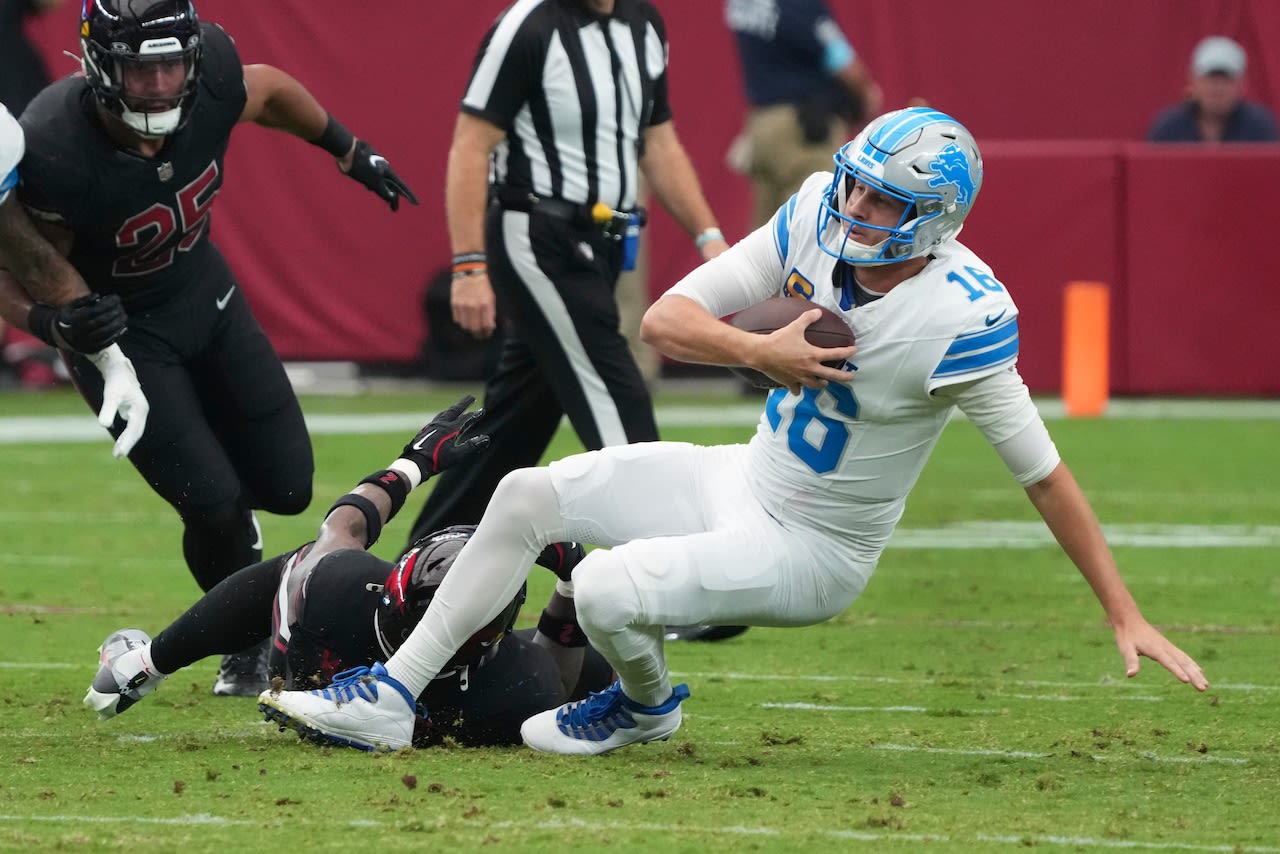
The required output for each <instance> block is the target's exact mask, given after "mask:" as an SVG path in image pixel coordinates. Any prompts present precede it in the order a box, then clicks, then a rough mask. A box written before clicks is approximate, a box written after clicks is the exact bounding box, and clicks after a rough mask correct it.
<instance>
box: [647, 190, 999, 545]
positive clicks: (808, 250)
mask: <svg viewBox="0 0 1280 854" xmlns="http://www.w3.org/2000/svg"><path fill="white" fill-rule="evenodd" d="M830 180H831V174H830V173H818V174H815V175H813V176H811V177H810V178H809V179H808V180H807V181H806V182H805V184H804V186H803V187H802V188H801V189H800V191H799V192H798V193H797V194H796V195H795V196H793V197H792V199H791V200H790V201H789V202H788V203H787V204H786V205H784V206H783V207H782V208H780V209H779V211H778V213H777V214H775V215H774V218H773V220H772V221H771V222H770V223H769V224H768V225H767V226H765V227H763V228H761V229H760V230H758V231H757V232H755V233H754V234H752V235H750V236H749V237H747V238H746V239H745V240H744V241H743V243H742V244H739V247H735V248H741V249H742V251H743V253H745V255H743V254H740V255H739V263H740V262H741V259H742V258H743V257H745V256H749V257H750V258H751V259H752V260H753V261H754V262H755V266H757V267H758V266H759V265H760V263H761V261H762V259H764V258H765V257H766V256H767V257H768V258H769V259H770V262H771V263H772V264H773V267H772V269H771V270H770V271H769V275H768V276H767V277H765V276H759V275H757V273H759V272H762V271H758V270H756V269H752V270H751V275H747V276H740V277H737V279H736V281H735V282H733V283H727V282H726V281H725V279H724V277H719V276H717V277H716V281H715V282H714V283H712V280H711V278H710V277H705V276H704V277H701V278H698V277H694V276H690V277H689V278H687V279H685V280H684V281H683V282H681V283H680V284H678V285H677V286H676V287H675V288H673V289H672V290H671V291H669V293H677V294H681V295H683V296H688V297H690V298H692V299H695V300H696V301H698V302H700V303H701V304H703V305H704V306H706V307H707V308H708V309H709V310H711V311H712V312H713V313H717V312H719V313H720V314H721V315H723V314H724V313H727V312H728V311H732V310H736V309H738V308H741V307H743V306H745V305H748V304H751V303H755V302H759V301H760V300H761V299H763V298H765V297H768V296H778V295H782V296H789V297H800V298H803V299H808V300H810V301H812V302H815V303H818V304H819V305H822V306H824V307H826V308H829V309H831V310H832V311H834V312H836V313H837V314H840V315H841V316H842V317H844V319H845V321H846V322H847V323H848V324H849V326H850V328H851V329H852V330H853V333H854V335H855V337H856V342H857V348H858V350H857V352H856V353H855V354H854V356H853V358H852V360H851V362H850V363H849V365H848V366H849V367H852V368H853V370H854V371H855V378H854V379H853V380H852V381H851V382H848V383H842V384H841V383H831V384H829V385H828V386H827V387H826V388H824V389H808V388H806V389H802V393H801V394H799V395H794V394H790V393H788V392H787V390H786V389H776V390H774V391H772V392H770V393H769V396H768V399H767V401H766V404H765V411H764V414H763V415H762V416H761V419H760V423H759V425H758V427H757V429H756V435H755V436H754V437H753V438H752V440H751V443H750V445H751V454H750V464H749V468H750V475H749V476H750V480H751V483H752V488H753V491H754V492H755V494H756V497H757V498H758V499H759V500H760V501H761V503H762V504H763V505H764V506H765V507H766V508H769V509H770V512H771V513H773V514H774V515H775V517H777V518H779V519H794V520H796V521H798V522H800V523H802V524H803V525H804V526H805V527H810V528H816V529H818V530H821V531H824V532H825V533H827V534H829V535H831V536H833V537H835V538H837V539H839V540H843V541H845V542H847V543H850V544H852V545H853V546H854V547H855V549H856V550H857V551H858V552H861V553H863V554H865V555H868V556H870V555H872V554H878V552H879V550H880V549H881V548H883V546H884V544H885V543H886V542H887V541H888V539H889V536H890V534H892V532H893V528H894V526H895V525H896V524H897V522H898V519H899V518H901V516H902V512H903V508H904V506H905V502H906V496H907V493H908V492H910V490H911V487H912V486H913V485H914V484H915V482H916V479H917V478H918V477H919V474H920V471H921V469H922V468H923V467H924V464H925V461H926V460H927V459H928V457H929V453H930V452H931V451H932V450H933V447H934V445H935V444H936V443H937V441H938V438H939V436H940V435H941V434H942V430H943V427H945V426H946V423H947V420H948V418H949V417H950V415H951V412H952V409H953V408H954V403H953V401H952V400H950V399H943V398H940V397H939V396H936V395H934V394H933V392H935V391H936V390H938V389H939V388H941V387H943V386H946V385H950V384H954V383H967V382H970V381H973V380H976V379H979V378H981V377H985V376H989V375H991V374H995V373H998V372H1001V371H1011V370H1013V365H1014V363H1015V361H1016V360H1017V356H1018V321H1017V316H1018V309H1017V307H1016V306H1015V305H1014V303H1013V300H1012V299H1011V298H1010V296H1009V294H1008V292H1007V291H1006V290H1005V288H1004V286H1003V285H1002V284H1001V283H1000V282H999V281H998V280H997V279H996V278H995V276H994V275H993V274H992V272H991V269H990V268H989V267H988V266H987V265H986V264H985V263H984V262H983V261H982V260H981V259H980V258H978V256H976V255H975V254H973V252H971V251H969V249H967V248H966V247H964V246H963V245H961V244H960V243H958V242H956V241H954V240H953V241H948V242H946V243H944V244H942V245H941V246H939V247H938V248H937V249H935V250H934V252H933V253H932V254H933V260H931V261H930V263H929V265H928V266H927V267H925V268H924V270H923V271H922V272H921V273H919V274H918V275H916V276H914V277H913V278H911V279H909V280H907V281H906V282H903V283H902V284H899V285H898V286H897V287H895V288H893V289H892V290H890V291H889V293H888V294H886V295H885V296H883V297H881V298H880V299H877V300H875V301H873V302H869V303H867V304H865V305H862V306H855V303H854V295H853V293H852V290H851V288H852V283H845V284H842V285H840V286H837V284H835V283H833V281H832V275H833V272H834V270H835V266H836V259H835V258H834V257H832V256H830V255H828V254H826V253H825V252H823V251H822V249H821V248H820V247H819V245H818V241H817V239H816V234H817V220H818V211H819V206H820V204H821V199H822V194H823V192H824V190H825V189H826V187H827V186H828V184H829V183H830ZM770 239H771V240H772V243H773V250H772V252H768V253H766V252H764V251H763V241H766V240H770ZM713 263H714V262H713ZM727 266H728V265H726V268H727ZM766 279H767V282H766ZM699 285H703V287H701V288H699V287H698V286H699ZM707 285H712V286H711V287H707ZM734 288H737V289H738V292H737V293H733V292H732V291H733V289H734Z"/></svg>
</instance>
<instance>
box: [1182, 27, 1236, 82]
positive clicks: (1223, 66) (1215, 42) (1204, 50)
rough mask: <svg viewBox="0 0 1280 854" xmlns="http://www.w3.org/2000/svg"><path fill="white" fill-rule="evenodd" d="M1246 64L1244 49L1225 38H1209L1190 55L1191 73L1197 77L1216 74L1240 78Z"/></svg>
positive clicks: (1203, 40) (1201, 42)
mask: <svg viewBox="0 0 1280 854" xmlns="http://www.w3.org/2000/svg"><path fill="white" fill-rule="evenodd" d="M1245 64H1246V59H1245V53H1244V48H1242V47H1240V44H1239V43H1238V42H1236V41H1235V40H1233V39H1229V38H1227V37H1226V36H1209V37H1208V38H1206V39H1202V40H1201V41H1200V43H1199V44H1198V45H1196V49H1195V51H1194V52H1193V53H1192V54H1191V72H1192V73H1193V74H1195V76H1197V77H1204V76H1205V75H1206V74H1213V73H1214V72H1218V73H1220V74H1225V75H1227V76H1228V77H1240V76H1241V75H1243V74H1244V68H1245Z"/></svg>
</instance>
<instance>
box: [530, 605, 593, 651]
mask: <svg viewBox="0 0 1280 854" xmlns="http://www.w3.org/2000/svg"><path fill="white" fill-rule="evenodd" d="M538 631H539V633H541V634H544V635H546V636H547V637H549V638H551V640H552V642H554V643H557V644H559V645H560V646H567V647H580V646H586V645H587V635H586V632H584V631H582V627H581V626H579V625H578V621H577V620H575V619H573V618H565V617H553V616H551V615H550V614H548V613H547V612H546V611H545V610H544V611H543V612H542V616H541V617H539V618H538Z"/></svg>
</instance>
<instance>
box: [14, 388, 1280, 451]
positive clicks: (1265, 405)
mask: <svg viewBox="0 0 1280 854" xmlns="http://www.w3.org/2000/svg"><path fill="white" fill-rule="evenodd" d="M763 405H764V404H763V401H762V400H761V401H751V402H744V403H733V404H727V405H722V406H680V405H671V406H659V407H657V409H656V410H655V415H656V417H657V421H658V425H659V427H700V426H726V427H749V426H751V425H752V424H755V423H756V422H757V421H758V420H759V419H760V412H761V410H762V409H763ZM1036 406H1037V407H1038V408H1039V410H1040V414H1041V415H1042V416H1043V417H1044V418H1046V419H1048V420H1057V419H1059V418H1062V417H1063V408H1062V403H1061V401H1059V400H1054V399H1041V400H1037V401H1036ZM429 414H431V413H430V412H428V411H426V410H423V411H421V412H384V413H376V414H357V415H308V416H307V427H308V429H309V430H310V431H311V432H312V433H313V434H340V433H402V432H405V431H413V430H417V429H418V428H419V427H421V426H422V423H423V418H424V417H425V416H427V415H429ZM1103 417H1104V418H1140V419H1145V418H1161V419H1163V418H1191V419H1203V418H1223V419H1231V420H1267V421H1269V420H1280V400H1148V399H1137V400H1113V401H1111V403H1110V405H1109V406H1108V407H1107V413H1106V415H1105V416H1103ZM92 441H97V442H103V443H104V444H105V443H108V442H110V439H109V438H108V437H107V434H106V431H104V430H103V429H102V428H101V427H99V426H98V422H97V420H96V419H95V418H94V417H93V416H92V415H91V414H90V413H88V412H85V413H84V414H83V415H51V416H38V415H11V416H7V417H0V444H12V443H18V442H92Z"/></svg>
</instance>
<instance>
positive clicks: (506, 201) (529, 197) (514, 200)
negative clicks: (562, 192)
mask: <svg viewBox="0 0 1280 854" xmlns="http://www.w3.org/2000/svg"><path fill="white" fill-rule="evenodd" d="M493 199H494V203H495V204H497V205H498V207H500V208H502V209H503V210H505V211H518V212H520V213H538V214H545V215H546V216H550V217H555V218H556V219H562V220H565V221H566V222H570V223H573V224H574V225H576V226H578V227H579V228H598V229H600V230H601V231H603V232H604V233H605V234H607V235H610V236H615V237H621V236H622V234H623V233H624V232H625V231H626V229H627V224H628V223H629V222H630V221H631V217H632V211H616V210H614V209H613V208H610V207H608V206H607V205H605V204H603V203H602V202H596V203H595V204H594V205H588V204H586V203H585V202H567V201H565V200H564V199H556V198H548V197H546V196H538V195H535V194H534V193H530V192H526V191H523V190H515V189H511V188H508V187H498V188H496V189H495V190H494V192H493Z"/></svg>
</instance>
